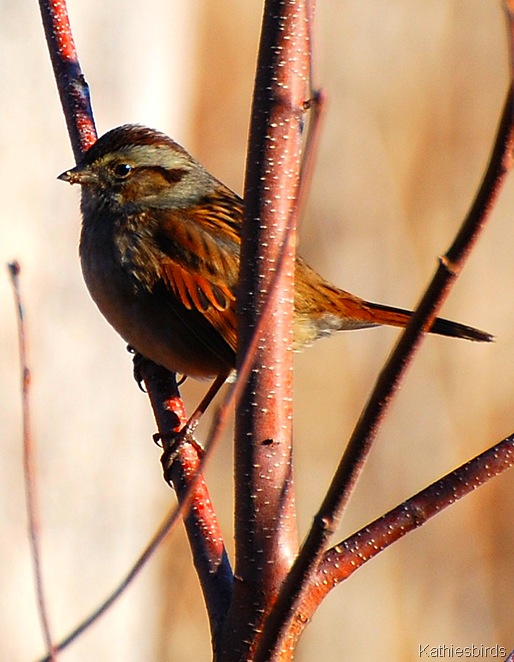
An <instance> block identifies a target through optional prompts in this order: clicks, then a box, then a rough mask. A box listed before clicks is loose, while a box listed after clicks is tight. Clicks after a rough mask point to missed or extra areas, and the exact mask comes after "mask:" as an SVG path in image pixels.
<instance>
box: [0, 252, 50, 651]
mask: <svg viewBox="0 0 514 662" xmlns="http://www.w3.org/2000/svg"><path fill="white" fill-rule="evenodd" d="M9 273H10V275H11V283H12V287H13V291H14V299H15V303H16V309H17V316H16V317H17V320H18V345H19V351H20V369H21V375H22V379H21V390H22V411H23V471H24V483H25V495H26V499H27V519H28V525H29V533H30V537H29V539H30V547H31V554H32V562H33V570H34V578H35V582H36V593H37V604H38V612H39V617H40V620H41V627H42V630H43V637H44V640H45V645H46V649H47V651H48V659H49V660H54V659H55V651H56V648H55V645H54V643H53V639H52V635H51V631H50V622H49V618H48V611H47V601H46V598H45V591H44V586H43V573H42V568H41V549H40V536H39V507H38V499H37V493H36V472H35V467H34V455H35V450H34V441H33V439H32V432H31V424H30V369H29V365H28V357H27V334H26V333H25V315H24V313H23V302H22V298H21V292H20V279H19V275H20V265H19V264H18V262H11V263H10V264H9Z"/></svg>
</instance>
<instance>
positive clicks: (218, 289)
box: [59, 125, 492, 377]
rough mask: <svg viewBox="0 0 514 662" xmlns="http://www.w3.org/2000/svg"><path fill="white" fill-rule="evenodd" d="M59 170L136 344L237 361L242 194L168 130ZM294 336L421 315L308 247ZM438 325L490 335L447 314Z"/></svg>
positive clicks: (110, 141)
mask: <svg viewBox="0 0 514 662" xmlns="http://www.w3.org/2000/svg"><path fill="white" fill-rule="evenodd" d="M59 179H62V180H64V181H67V182H69V183H70V184H80V185H81V186H82V205H81V208H82V216H83V225H82V234H81V238H80V258H81V262H82V270H83V273H84V279H85V281H86V284H87V287H88V289H89V292H90V293H91V296H92V297H93V299H94V301H95V302H96V304H97V305H98V307H99V309H100V311H101V312H102V313H103V315H104V316H105V318H106V319H107V320H108V322H110V324H112V326H113V327H114V328H115V329H116V331H118V333H119V334H120V335H121V336H122V337H123V338H124V339H125V340H126V341H127V342H128V343H129V345H131V346H132V347H133V348H134V349H135V350H136V351H137V352H139V353H140V354H142V355H143V356H145V357H146V358H148V359H151V360H152V361H154V362H156V363H158V364H160V365H162V366H164V367H165V368H167V369H168V370H170V371H172V372H179V373H182V374H184V375H191V376H194V377H211V376H215V375H217V376H220V375H221V376H222V375H228V374H229V373H230V372H231V370H232V369H233V368H234V367H235V352H236V345H237V328H236V291H237V282H238V270H239V250H240V243H241V237H240V233H241V222H242V213H243V211H242V201H241V199H240V198H239V197H238V196H237V195H236V194H235V193H233V192H232V191H231V190H230V189H228V188H227V187H226V186H224V185H223V184H222V183H221V182H220V181H218V180H217V179H216V178H215V177H213V176H212V175H211V174H210V173H209V172H207V170H205V169H204V168H203V166H202V165H201V164H200V163H198V162H197V161H195V160H194V159H193V158H192V157H191V156H190V155H189V154H188V153H187V152H186V151H185V149H183V148H182V147H181V146H180V145H178V144H177V143H176V142H174V141H173V140H171V139H170V138H168V136H166V135H164V134H162V133H159V132H157V131H153V130H152V129H148V128H145V127H142V126H137V125H125V126H121V127H118V128H116V129H113V130H112V131H109V132H108V133H106V134H105V135H104V136H102V137H101V138H100V139H99V140H98V141H97V142H96V143H95V144H94V145H92V147H91V148H90V149H89V150H88V151H87V152H86V154H85V155H84V157H83V159H82V161H81V163H80V164H79V165H78V166H77V167H75V168H72V169H71V170H68V171H66V172H64V173H63V174H62V175H60V176H59ZM294 306H295V313H294V346H295V349H300V348H302V347H303V346H305V345H308V344H310V343H311V342H312V341H314V340H316V338H319V337H320V336H324V335H329V334H331V333H333V332H334V331H338V330H340V329H356V328H363V327H370V326H376V325H380V324H388V325H392V326H406V324H407V322H408V321H409V317H410V313H409V312H408V311H405V310H401V309H398V308H391V307H389V306H382V305H379V304H375V303H369V302H367V301H364V300H363V299H360V298H359V297H356V296H354V295H353V294H349V293H348V292H345V291H344V290H340V289H338V288H337V287H335V286H334V285H331V284H330V283H329V282H327V281H326V280H324V279H323V278H322V277H321V276H320V275H319V274H317V273H316V272H315V271H314V270H313V269H311V268H310V267H309V266H308V265H307V264H306V263H305V262H304V261H303V260H302V259H301V258H300V257H298V258H297V260H296V271H295V302H294ZM430 331H431V332H432V333H439V334H441V335H446V336H456V337H459V338H467V339H469V340H479V341H489V340H492V336H490V335H489V334H487V333H484V332H483V331H479V330H477V329H474V328H471V327H468V326H464V325H462V324H458V323H456V322H450V321H448V320H444V319H439V318H438V319H436V320H435V322H434V323H433V325H432V327H431V329H430Z"/></svg>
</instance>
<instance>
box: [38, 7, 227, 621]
mask: <svg viewBox="0 0 514 662" xmlns="http://www.w3.org/2000/svg"><path fill="white" fill-rule="evenodd" d="M39 4H40V10H41V17H42V20H43V25H44V28H45V35H46V39H47V43H48V49H49V53H50V58H51V61H52V65H53V69H54V74H55V78H56V82H57V87H58V91H59V96H60V98H61V103H62V107H63V111H64V115H65V118H66V123H67V126H68V132H69V135H70V140H71V143H72V147H73V151H74V154H75V159H76V160H77V161H79V160H80V159H81V157H82V155H83V153H84V151H85V150H86V149H87V148H88V147H89V146H90V145H91V144H92V143H93V142H94V141H95V139H96V130H95V126H94V120H93V113H92V109H91V105H90V100H89V89H88V86H87V83H86V82H85V79H84V76H83V74H82V71H81V68H80V64H79V61H78V56H77V51H76V48H75V44H74V40H73V35H72V31H71V25H70V22H69V18H68V14H67V9H66V2H65V0H40V3H39ZM142 370H144V377H145V383H146V387H147V391H148V393H149V397H150V401H151V404H152V407H153V410H154V413H155V417H156V420H157V425H158V428H159V432H160V435H161V437H162V438H165V437H166V436H167V435H169V434H170V433H171V432H172V431H173V430H174V429H175V427H176V425H177V421H179V423H180V425H183V424H184V423H185V417H184V416H183V412H184V409H183V404H182V401H181V400H180V398H179V395H178V391H177V387H176V381H175V377H174V375H171V374H170V373H168V372H166V371H165V370H163V369H162V368H159V367H158V366H155V365H154V364H150V362H148V361H146V362H143V368H142ZM177 417H178V418H177ZM198 471H199V458H198V454H197V452H196V450H195V449H193V448H191V447H189V446H187V447H186V445H184V447H183V448H182V449H181V450H180V452H179V453H178V455H177V461H176V462H174V465H173V470H172V476H173V481H174V484H175V487H176V489H177V492H178V495H179V500H180V499H181V500H182V503H181V506H180V507H181V509H182V512H183V513H184V512H186V505H187V506H188V507H189V509H190V510H189V514H187V516H185V524H186V529H187V532H188V536H189V541H190V544H191V546H192V549H193V556H194V559H195V565H196V569H197V572H198V574H199V576H200V580H201V582H202V588H203V591H204V595H205V599H206V603H207V608H208V612H209V617H210V622H211V627H212V628H214V629H215V628H218V627H219V623H220V622H221V620H222V616H223V614H224V613H225V612H226V609H227V604H228V601H229V599H230V594H231V589H232V572H231V570H230V566H229V564H228V559H227V556H226V553H225V550H224V546H223V540H222V536H221V533H220V530H219V527H218V523H217V520H216V517H215V514H214V510H213V508H212V504H211V501H210V498H209V494H208V491H207V487H206V485H205V482H204V480H203V476H202V475H201V474H199V473H198ZM163 538H164V536H163V537H162V539H163ZM140 567H142V566H141V565H139V566H138V565H137V564H136V568H137V569H139V568H140ZM134 576H135V573H134V574H131V575H130V578H131V579H132V578H133V577H134ZM125 586H126V584H124V585H123V586H122V587H121V589H123V588H125ZM121 592H122V590H120V591H119V592H115V594H113V599H115V597H117V596H118V595H120V594H121ZM109 604H111V603H110V602H109ZM102 608H103V606H102ZM95 617H96V616H95ZM90 620H91V619H88V623H89V621H90Z"/></svg>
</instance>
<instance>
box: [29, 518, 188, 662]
mask: <svg viewBox="0 0 514 662" xmlns="http://www.w3.org/2000/svg"><path fill="white" fill-rule="evenodd" d="M181 514H182V511H181V510H180V508H178V507H177V508H173V509H172V510H171V511H170V512H169V513H168V514H167V515H166V517H165V518H164V520H163V522H162V524H161V525H160V526H159V528H158V529H157V531H156V532H155V533H154V535H153V536H152V538H151V540H150V542H149V543H148V545H147V546H146V547H145V548H144V550H143V551H142V552H141V554H140V555H139V557H138V559H137V560H136V562H135V563H134V565H133V566H132V567H131V568H130V570H129V571H128V572H127V574H126V575H125V577H124V578H123V579H122V580H121V581H120V582H119V584H118V585H117V586H116V588H115V589H114V590H113V591H112V592H111V593H110V594H109V595H108V596H107V597H106V598H105V599H104V600H103V601H102V602H101V603H100V605H99V606H98V607H97V608H96V609H95V610H94V611H93V612H92V613H91V614H90V615H89V616H87V617H86V618H85V619H84V620H83V621H82V622H81V623H79V625H77V626H76V627H75V628H74V629H73V630H72V631H71V632H70V633H69V634H68V635H66V637H64V639H61V641H60V642H59V643H58V644H56V645H55V646H54V650H56V651H59V652H60V651H63V650H64V649H65V648H67V647H68V646H69V645H70V644H71V643H73V641H75V639H76V638H77V637H78V636H79V635H81V634H82V633H83V632H85V631H86V630H87V629H88V628H89V627H91V625H93V623H95V622H96V621H97V620H98V619H99V618H100V616H102V615H103V614H104V613H105V612H106V611H107V610H108V609H109V607H111V606H112V605H113V604H114V603H115V602H116V600H117V599H118V598H119V597H120V596H121V595H122V594H123V593H124V592H125V590H126V589H127V588H128V587H129V586H130V584H131V583H132V582H133V581H134V579H135V578H136V577H137V575H138V574H139V573H140V572H141V570H142V569H143V568H144V566H145V565H146V564H147V563H148V561H149V560H150V559H151V557H152V556H153V554H154V552H155V551H156V550H157V548H158V547H159V546H160V545H161V543H162V542H163V541H164V540H165V539H166V538H167V537H168V534H169V533H170V532H171V531H172V530H173V528H174V527H175V526H176V524H177V523H178V522H180V516H181ZM40 662H52V658H51V657H45V658H42V659H41V660H40Z"/></svg>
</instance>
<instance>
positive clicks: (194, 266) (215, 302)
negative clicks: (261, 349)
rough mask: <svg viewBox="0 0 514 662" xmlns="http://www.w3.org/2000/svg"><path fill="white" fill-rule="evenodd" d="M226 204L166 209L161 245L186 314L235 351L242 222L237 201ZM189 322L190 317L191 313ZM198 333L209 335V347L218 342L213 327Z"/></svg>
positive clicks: (165, 273)
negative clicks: (236, 214) (191, 314)
mask: <svg viewBox="0 0 514 662" xmlns="http://www.w3.org/2000/svg"><path fill="white" fill-rule="evenodd" d="M234 198H235V200H236V201H238V200H239V199H238V198H236V197H235V196H234ZM223 202H225V205H222V204H221V203H220V204H219V205H217V204H213V203H211V204H210V205H203V204H202V205H198V206H197V207H193V208H188V209H187V212H186V211H182V210H173V212H171V211H170V210H169V209H168V210H165V211H163V213H162V218H161V222H160V223H159V225H158V227H159V228H160V230H159V233H158V235H157V236H156V241H157V244H158V248H159V250H160V254H161V256H162V261H161V277H162V280H163V281H164V283H165V285H166V286H167V287H168V289H169V290H171V292H173V294H174V295H175V297H176V299H177V300H178V301H179V302H180V303H181V304H182V306H183V307H184V308H185V309H186V311H196V312H198V313H200V314H201V316H202V317H203V318H204V319H205V320H207V321H208V322H209V324H210V326H212V327H213V328H214V329H215V330H216V331H217V332H218V334H219V335H220V336H221V337H222V338H223V340H224V341H225V343H227V344H228V345H229V347H230V348H231V349H232V350H233V351H235V350H236V345H237V331H236V310H235V301H236V296H235V290H236V286H237V280H238V271H239V245H240V237H239V225H238V222H239V219H238V218H237V217H236V219H234V208H233V202H234V200H230V199H227V200H225V199H223ZM228 202H232V209H227V208H226V205H227V204H228ZM238 210H240V206H239V207H237V208H236V212H238ZM195 317H196V318H198V317H197V316H195ZM184 319H189V316H188V315H187V313H185V315H184ZM201 326H202V327H203V326H204V325H201ZM195 332H196V333H197V335H198V333H200V334H202V336H204V337H202V340H203V341H204V342H205V343H206V344H209V343H211V342H212V335H210V333H209V330H208V327H206V328H204V329H203V331H202V329H200V328H197V329H195Z"/></svg>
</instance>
